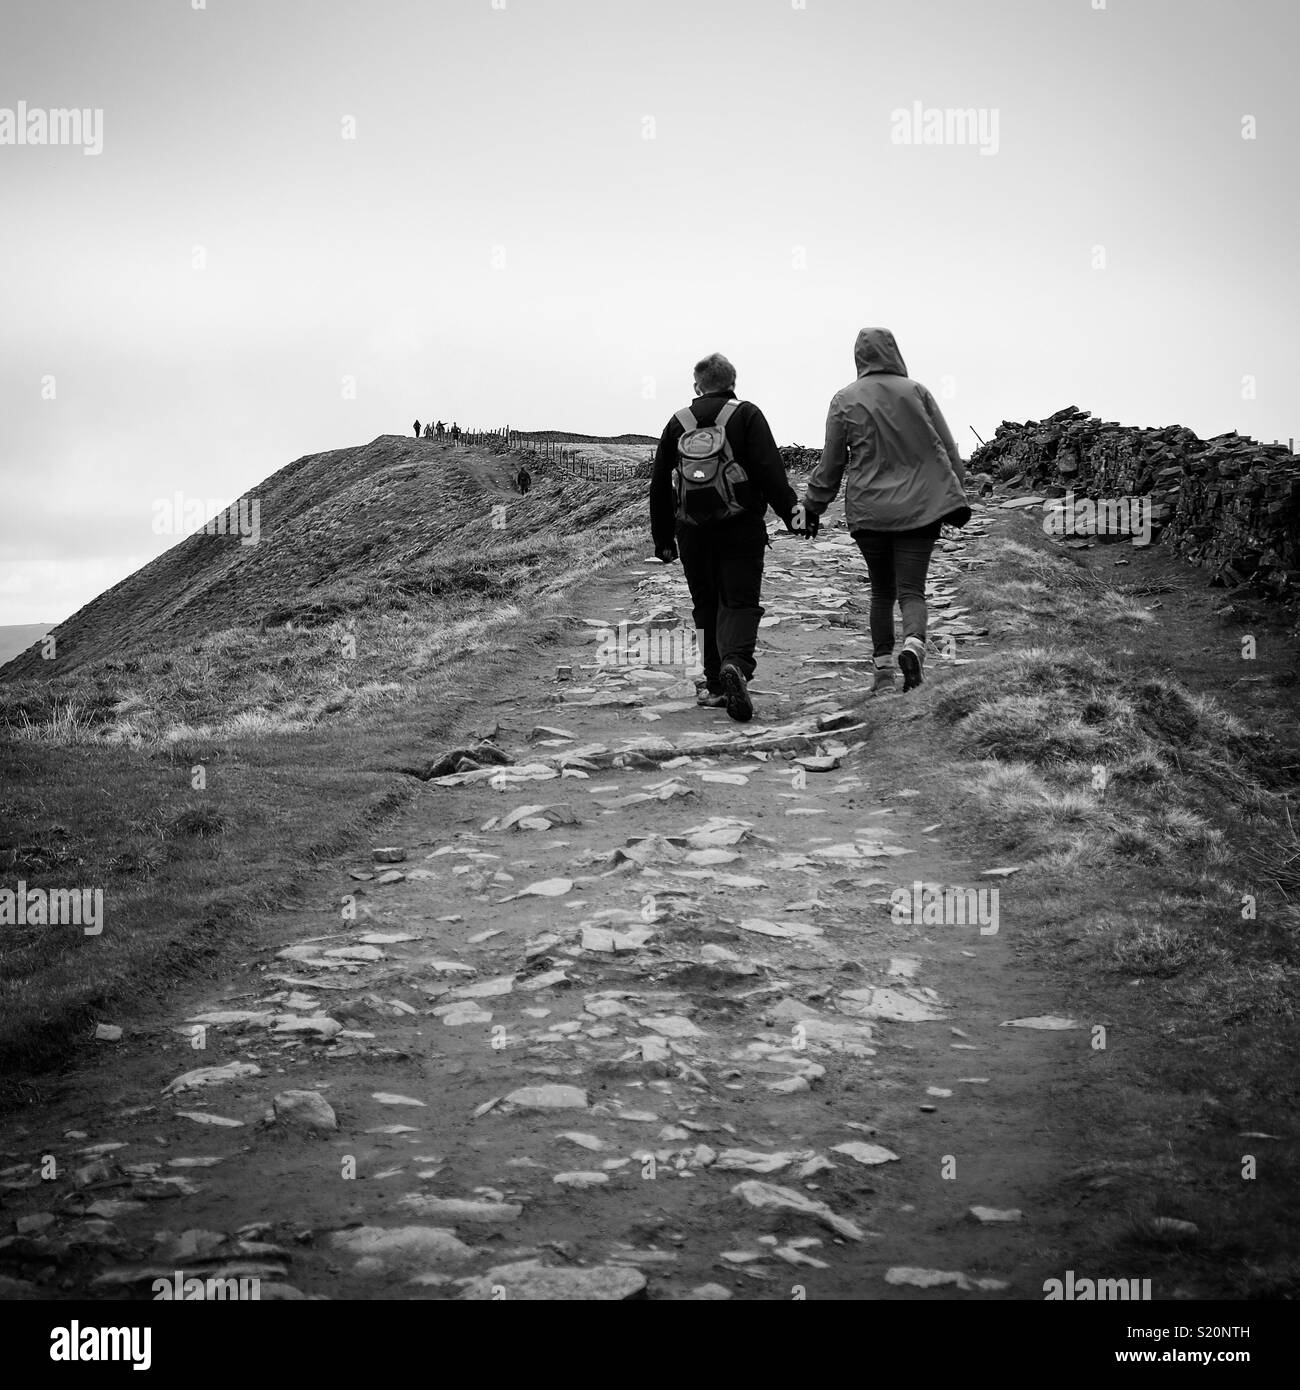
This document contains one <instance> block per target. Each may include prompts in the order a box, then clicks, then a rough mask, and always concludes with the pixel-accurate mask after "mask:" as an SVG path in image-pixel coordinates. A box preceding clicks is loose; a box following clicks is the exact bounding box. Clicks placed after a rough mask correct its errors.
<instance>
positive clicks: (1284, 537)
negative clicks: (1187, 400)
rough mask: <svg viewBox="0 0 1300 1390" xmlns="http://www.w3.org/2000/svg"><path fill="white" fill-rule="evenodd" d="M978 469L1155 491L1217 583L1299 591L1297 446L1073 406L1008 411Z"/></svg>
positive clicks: (1060, 488) (1030, 483) (1039, 484)
mask: <svg viewBox="0 0 1300 1390" xmlns="http://www.w3.org/2000/svg"><path fill="white" fill-rule="evenodd" d="M970 470H971V472H972V473H983V474H987V475H989V477H990V478H991V479H992V480H995V481H997V482H999V483H1001V484H1004V485H1024V486H1026V487H1028V488H1031V489H1033V490H1034V491H1037V492H1041V493H1042V494H1043V495H1044V496H1045V497H1052V496H1057V497H1059V496H1061V495H1063V494H1064V493H1065V492H1066V491H1072V492H1073V493H1074V495H1075V497H1076V499H1077V498H1085V497H1090V498H1094V499H1103V498H1121V497H1133V498H1136V497H1149V498H1150V499H1151V502H1152V530H1153V532H1158V533H1160V534H1161V538H1162V541H1163V542H1164V544H1166V545H1173V546H1175V547H1176V548H1177V549H1178V551H1179V552H1180V553H1181V554H1182V555H1184V556H1185V557H1186V558H1187V559H1189V560H1191V561H1192V562H1193V563H1194V564H1197V565H1205V566H1209V567H1212V568H1213V570H1214V579H1215V581H1216V582H1218V583H1223V584H1228V585H1231V586H1233V587H1235V586H1237V585H1239V584H1245V583H1249V584H1250V585H1251V586H1252V587H1254V588H1257V589H1259V590H1260V591H1261V592H1263V593H1266V594H1269V595H1271V596H1273V597H1277V598H1289V599H1294V598H1295V597H1296V596H1297V595H1300V456H1297V455H1295V454H1293V453H1292V452H1291V450H1290V448H1289V446H1288V445H1285V444H1260V443H1257V442H1256V441H1255V440H1253V439H1251V438H1250V437H1249V436H1248V435H1239V434H1237V433H1236V431H1233V432H1232V433H1230V434H1220V435H1215V437H1214V438H1213V439H1205V440H1203V439H1200V438H1199V437H1198V436H1197V435H1196V434H1194V433H1193V432H1192V431H1191V430H1189V429H1187V428H1185V427H1184V426H1182V425H1168V426H1166V427H1165V428H1163V429H1147V428H1138V427H1136V426H1131V425H1121V424H1119V423H1118V422H1117V421H1115V420H1098V419H1097V418H1096V417H1095V416H1093V415H1092V414H1091V413H1090V412H1089V411H1086V410H1080V409H1078V407H1076V406H1067V407H1066V408H1065V409H1064V410H1058V411H1057V412H1056V414H1055V415H1049V416H1048V417H1047V419H1045V420H1027V421H1025V423H1024V424H1016V423H1014V422H1013V421H1010V420H1004V421H1003V422H1002V423H1001V424H1000V425H999V426H998V429H997V433H996V434H995V435H994V436H993V438H992V439H990V440H989V441H988V443H987V444H984V445H981V447H980V448H978V449H976V450H975V452H974V453H973V454H972V455H971V461H970Z"/></svg>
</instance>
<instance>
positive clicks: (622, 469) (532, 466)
mask: <svg viewBox="0 0 1300 1390" xmlns="http://www.w3.org/2000/svg"><path fill="white" fill-rule="evenodd" d="M471 445H472V446H473V447H475V448H479V449H488V450H490V451H491V452H492V453H494V454H505V453H511V454H515V455H517V456H518V457H519V460H520V462H521V463H523V464H525V465H526V466H527V467H528V469H529V471H530V472H533V473H555V472H559V473H566V474H568V475H569V476H570V477H573V478H585V479H587V480H588V481H591V482H605V483H607V482H627V481H628V480H630V479H632V478H636V477H648V476H649V471H650V463H651V462H652V459H653V456H650V457H648V458H647V459H646V460H645V461H643V462H642V463H636V464H630V463H615V462H612V461H610V460H609V459H593V458H588V457H587V456H586V455H585V454H583V453H582V452H581V451H580V450H578V449H576V448H574V446H573V445H572V444H566V443H564V442H563V441H561V440H558V439H532V438H530V437H529V436H528V435H525V434H521V433H520V432H519V431H518V430H512V429H511V428H510V427H509V426H508V425H505V426H501V427H500V428H498V429H492V430H463V431H462V432H461V436H460V440H459V442H458V444H457V447H458V448H462V449H463V448H468V447H470V446H471Z"/></svg>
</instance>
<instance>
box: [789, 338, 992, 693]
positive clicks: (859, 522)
mask: <svg viewBox="0 0 1300 1390" xmlns="http://www.w3.org/2000/svg"><path fill="white" fill-rule="evenodd" d="M853 360H854V362H855V363H856V364H857V368H858V377H857V380H856V381H854V382H852V383H851V384H850V385H848V386H845V387H844V388H843V389H842V390H840V391H837V392H836V393H835V395H834V396H833V397H832V398H831V405H830V412H829V413H828V415H827V417H826V445H825V448H823V450H822V457H821V462H820V463H819V464H818V465H817V467H816V468H815V469H813V471H812V474H811V476H810V477H809V479H808V485H807V487H806V488H805V489H804V499H803V505H804V507H805V509H806V513H807V530H808V533H809V534H810V535H816V534H817V527H818V524H819V521H820V518H821V514H822V513H823V512H824V511H825V510H826V508H827V507H829V506H830V504H831V503H832V502H833V501H834V500H835V496H836V494H837V493H838V492H839V490H840V480H841V478H843V479H844V520H845V522H846V524H847V526H848V529H849V534H850V535H851V536H852V537H853V539H854V540H855V541H857V543H858V548H859V549H860V550H861V551H862V555H863V558H864V559H865V560H866V562H867V572H868V574H869V575H870V577H871V644H872V656H873V658H874V660H873V665H874V667H875V670H874V684H873V686H872V693H873V694H882V693H884V692H886V691H892V690H893V689H894V672H895V668H894V604H895V602H897V603H898V606H899V608H900V610H901V611H902V615H903V649H902V651H901V652H900V653H899V655H898V667H899V669H900V670H901V671H902V672H903V689H904V691H908V690H911V689H912V688H913V687H914V686H918V685H920V684H921V682H922V680H923V679H924V668H925V626H926V607H925V577H926V574H927V572H928V571H929V568H930V555H931V552H932V551H933V550H934V543H935V541H937V540H938V539H939V528H940V526H941V525H943V524H944V523H945V522H946V523H947V524H948V525H950V526H965V524H966V523H967V522H968V521H969V520H970V517H971V510H970V507H969V506H967V504H966V489H965V482H966V468H965V465H964V464H963V463H962V461H961V455H960V454H959V453H958V452H957V445H956V443H955V442H954V441H953V437H952V431H951V430H950V429H949V428H948V425H947V422H946V421H945V420H944V418H943V412H942V411H941V410H940V409H939V407H938V405H937V404H936V403H935V399H934V397H933V396H932V395H931V394H930V393H929V391H927V390H926V388H925V387H924V386H922V385H921V383H920V382H919V381H913V380H912V379H911V378H910V377H909V376H908V375H907V367H906V366H905V365H904V363H903V356H902V354H901V353H900V352H899V350H898V344H897V343H896V342H895V341H894V335H893V334H892V333H891V332H890V331H889V329H887V328H864V329H863V330H862V331H861V332H860V333H859V334H858V339H857V342H856V344H855V345H854V348H853Z"/></svg>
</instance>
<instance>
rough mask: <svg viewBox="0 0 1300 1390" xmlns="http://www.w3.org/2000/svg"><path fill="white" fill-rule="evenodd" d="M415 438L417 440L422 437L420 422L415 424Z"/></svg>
mask: <svg viewBox="0 0 1300 1390" xmlns="http://www.w3.org/2000/svg"><path fill="white" fill-rule="evenodd" d="M415 437H416V438H417V439H419V437H420V422H419V421H418V420H417V421H416V422H415Z"/></svg>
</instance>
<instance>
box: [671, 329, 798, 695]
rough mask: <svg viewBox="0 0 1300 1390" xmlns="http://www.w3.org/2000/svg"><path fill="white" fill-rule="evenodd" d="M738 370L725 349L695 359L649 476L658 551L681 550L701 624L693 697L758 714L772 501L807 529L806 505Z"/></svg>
mask: <svg viewBox="0 0 1300 1390" xmlns="http://www.w3.org/2000/svg"><path fill="white" fill-rule="evenodd" d="M735 385H736V369H735V367H733V366H732V365H731V363H730V362H728V361H727V359H726V358H725V357H723V356H722V355H721V354H720V353H716V352H715V353H713V354H712V356H709V357H706V358H704V359H703V360H702V361H700V362H698V363H696V366H695V399H694V400H693V401H692V402H691V403H690V405H689V406H685V407H684V408H683V409H681V410H679V411H678V412H677V413H676V414H675V415H674V416H673V417H672V419H671V420H669V421H668V424H667V425H666V426H665V427H664V432H663V435H662V436H661V437H660V440H659V448H658V450H657V451H656V453H655V459H654V472H653V474H652V476H651V481H650V531H651V535H652V536H653V538H654V547H655V553H656V554H657V555H658V556H659V558H660V559H661V560H662V561H663V562H664V564H671V563H672V562H673V561H674V560H676V559H677V558H678V556H679V555H680V557H681V562H682V568H683V569H684V570H685V571H686V583H687V585H688V586H689V588H690V592H691V604H692V607H693V615H694V620H695V627H696V629H697V631H699V632H700V633H702V635H703V636H702V645H703V650H702V652H701V657H702V660H703V665H704V680H703V681H700V682H697V684H696V703H697V704H700V705H705V706H709V707H711V708H719V707H722V706H725V707H726V710H727V713H728V714H729V715H730V716H731V717H732V718H733V719H737V720H740V721H742V722H743V721H745V720H747V719H750V718H752V717H753V713H754V706H753V702H752V701H751V700H750V696H749V682H750V681H751V680H752V679H753V677H754V666H755V662H754V644H755V642H756V641H757V639H758V623H759V619H760V618H761V617H762V616H763V609H762V607H761V606H760V604H759V598H760V594H761V590H762V585H763V554H764V551H765V549H766V547H767V544H768V539H767V527H766V525H765V524H764V520H763V518H764V516H765V515H766V513H767V509H768V506H769V505H770V506H771V508H772V510H773V511H774V512H776V514H777V515H778V516H779V517H780V518H781V520H782V521H784V522H785V524H786V526H787V528H789V529H791V530H795V531H800V532H802V530H803V528H804V525H805V517H804V513H803V508H802V506H801V505H800V503H799V499H798V498H797V497H796V496H795V493H794V490H793V489H792V488H791V486H790V482H789V479H788V478H787V477H786V475H785V465H784V464H783V463H782V462H781V454H780V451H779V450H778V449H777V446H776V441H775V440H774V439H773V438H772V431H771V430H770V429H769V428H768V424H767V420H766V419H765V418H764V417H763V412H762V411H761V410H759V408H758V407H757V406H756V405H754V404H753V403H752V402H749V401H738V400H737V399H736V392H735Z"/></svg>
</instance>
